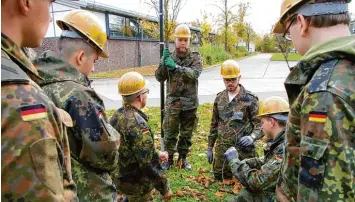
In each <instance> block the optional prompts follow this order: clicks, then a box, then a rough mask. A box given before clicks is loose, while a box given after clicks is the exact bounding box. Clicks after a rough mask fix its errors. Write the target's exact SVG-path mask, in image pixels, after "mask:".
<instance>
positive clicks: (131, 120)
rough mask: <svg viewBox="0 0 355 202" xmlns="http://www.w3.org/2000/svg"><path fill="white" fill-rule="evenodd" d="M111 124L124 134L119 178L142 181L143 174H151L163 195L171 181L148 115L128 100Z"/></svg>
mask: <svg viewBox="0 0 355 202" xmlns="http://www.w3.org/2000/svg"><path fill="white" fill-rule="evenodd" d="M110 124H111V125H112V126H113V127H114V128H115V129H116V130H117V131H119V132H120V134H121V135H122V138H121V146H120V149H119V153H120V155H119V162H118V169H117V170H116V172H115V178H116V179H121V180H128V179H134V180H136V181H137V182H139V179H140V178H142V177H147V178H149V179H150V180H151V182H152V184H153V185H154V187H155V188H156V189H157V190H158V191H159V192H160V193H161V194H162V195H164V194H166V193H167V192H168V191H169V184H168V180H167V177H166V175H165V174H164V172H163V171H162V169H161V167H160V163H159V157H158V154H157V152H156V151H155V148H154V135H153V132H152V130H151V129H150V127H149V125H148V117H147V116H146V115H145V114H144V113H143V112H142V111H140V110H139V109H137V108H135V107H133V106H132V105H129V104H124V106H123V107H122V108H120V109H118V110H117V111H116V112H115V113H114V114H113V115H112V117H111V119H110Z"/></svg>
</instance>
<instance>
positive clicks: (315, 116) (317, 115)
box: [308, 111, 327, 123]
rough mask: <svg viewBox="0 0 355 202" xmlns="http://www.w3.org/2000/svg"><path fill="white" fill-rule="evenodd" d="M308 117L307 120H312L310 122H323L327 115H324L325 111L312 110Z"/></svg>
mask: <svg viewBox="0 0 355 202" xmlns="http://www.w3.org/2000/svg"><path fill="white" fill-rule="evenodd" d="M308 119H309V121H312V122H317V123H325V121H326V120H327V115H326V112H315V111H312V112H310V113H309V117H308Z"/></svg>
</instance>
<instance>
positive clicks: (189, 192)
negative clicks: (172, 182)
mask: <svg viewBox="0 0 355 202" xmlns="http://www.w3.org/2000/svg"><path fill="white" fill-rule="evenodd" d="M175 196H176V197H184V196H191V197H193V198H195V200H200V201H208V199H207V197H206V196H205V194H204V193H202V192H199V191H198V190H196V189H192V188H190V187H189V186H184V187H183V188H182V189H181V190H177V191H176V192H175Z"/></svg>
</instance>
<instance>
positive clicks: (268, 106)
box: [257, 96, 290, 117]
mask: <svg viewBox="0 0 355 202" xmlns="http://www.w3.org/2000/svg"><path fill="white" fill-rule="evenodd" d="M289 111H290V106H289V104H288V102H287V100H286V99H284V98H282V97H279V96H273V97H269V98H267V99H266V100H264V101H260V102H259V113H258V115H257V116H258V117H260V116H267V115H274V114H282V113H288V112H289Z"/></svg>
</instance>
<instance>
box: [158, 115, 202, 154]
mask: <svg viewBox="0 0 355 202" xmlns="http://www.w3.org/2000/svg"><path fill="white" fill-rule="evenodd" d="M196 111H197V109H191V110H186V111H183V110H181V109H167V110H166V113H165V116H164V121H163V127H164V128H163V129H164V135H165V147H166V150H167V152H168V153H169V154H174V153H175V152H176V147H177V151H178V152H179V154H181V155H184V154H185V155H186V154H187V152H188V150H189V148H190V147H191V145H192V143H191V138H192V134H193V130H194V128H195V127H196V125H197V120H198V118H197V114H196ZM179 134H180V135H179ZM178 138H179V140H178ZM176 143H177V144H176Z"/></svg>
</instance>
